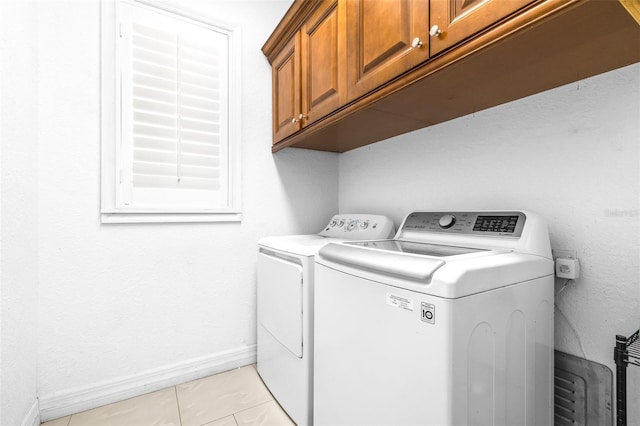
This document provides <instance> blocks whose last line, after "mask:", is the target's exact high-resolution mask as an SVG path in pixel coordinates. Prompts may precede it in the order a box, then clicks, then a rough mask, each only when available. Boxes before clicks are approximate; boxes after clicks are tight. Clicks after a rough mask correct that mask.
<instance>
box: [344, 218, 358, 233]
mask: <svg viewBox="0 0 640 426" xmlns="http://www.w3.org/2000/svg"><path fill="white" fill-rule="evenodd" d="M357 224H358V222H356V221H355V220H353V221H351V222H349V224H348V225H347V231H352V230H353V228H355V227H356V225H357Z"/></svg>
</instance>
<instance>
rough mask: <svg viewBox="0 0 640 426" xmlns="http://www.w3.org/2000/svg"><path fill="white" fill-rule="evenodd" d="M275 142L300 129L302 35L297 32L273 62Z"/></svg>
mask: <svg viewBox="0 0 640 426" xmlns="http://www.w3.org/2000/svg"><path fill="white" fill-rule="evenodd" d="M271 68H272V83H273V143H274V144H275V143H276V142H278V141H281V140H282V139H284V138H286V137H287V136H290V135H292V134H294V133H295V132H297V131H298V130H300V120H299V119H298V115H299V114H300V36H299V34H296V35H295V36H294V37H293V38H292V39H291V40H290V41H289V42H288V43H287V44H286V46H285V47H284V49H282V51H281V52H280V53H279V54H278V56H276V58H275V60H274V61H273V63H272V64H271Z"/></svg>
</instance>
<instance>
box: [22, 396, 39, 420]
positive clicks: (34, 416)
mask: <svg viewBox="0 0 640 426" xmlns="http://www.w3.org/2000/svg"><path fill="white" fill-rule="evenodd" d="M39 425H40V406H39V404H38V400H37V399H36V400H35V401H33V405H32V406H31V408H30V409H29V411H28V412H27V415H26V416H24V419H22V426H39Z"/></svg>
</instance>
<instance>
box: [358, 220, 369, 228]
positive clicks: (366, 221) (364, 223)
mask: <svg viewBox="0 0 640 426" xmlns="http://www.w3.org/2000/svg"><path fill="white" fill-rule="evenodd" d="M368 227H369V221H368V220H365V221H364V222H360V228H361V229H367V228H368Z"/></svg>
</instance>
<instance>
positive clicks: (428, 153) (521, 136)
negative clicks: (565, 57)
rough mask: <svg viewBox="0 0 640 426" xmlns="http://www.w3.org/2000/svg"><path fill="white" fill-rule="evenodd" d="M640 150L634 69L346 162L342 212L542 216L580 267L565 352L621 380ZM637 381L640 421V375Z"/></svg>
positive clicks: (633, 286) (639, 259)
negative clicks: (618, 350)
mask: <svg viewBox="0 0 640 426" xmlns="http://www.w3.org/2000/svg"><path fill="white" fill-rule="evenodd" d="M425 101H428V100H425ZM639 148H640V65H639V64H636V65H633V66H629V67H626V68H623V69H620V70H616V71H613V72H610V73H607V74H604V75H600V76H596V77H594V78H590V79H587V80H583V81H580V82H577V83H573V84H569V85H567V86H564V87H561V88H558V89H555V90H552V91H549V92H545V93H541V94H538V95H535V96H531V97H529V98H525V99H522V100H519V101H515V102H512V103H509V104H506V105H502V106H498V107H495V108H492V109H489V110H486V111H482V112H480V113H476V114H473V115H470V116H466V117H462V118H459V119H456V120H453V121H450V122H446V123H443V124H440V125H437V126H433V127H430V128H427V129H422V130H419V131H415V132H412V133H410V134H406V135H402V136H399V137H396V138H393V139H390V140H387V141H383V142H379V143H377V144H373V145H369V146H366V147H362V148H359V149H356V150H353V151H350V152H347V153H344V154H342V155H341V156H340V211H341V212H349V211H375V212H378V213H381V214H387V215H389V216H391V217H393V218H394V220H395V221H396V225H399V224H400V221H401V220H402V218H403V216H404V215H406V214H407V213H408V212H410V211H412V210H421V209H422V210H430V209H434V210H438V209H444V210H456V209H471V210H473V209H490V210H494V209H496V210H497V209H528V210H533V211H537V212H538V213H540V214H542V215H543V216H544V217H545V218H546V220H547V221H548V224H549V229H550V234H551V243H552V247H553V248H554V249H571V250H575V251H577V255H578V257H579V259H580V261H581V265H582V276H581V278H580V279H579V280H577V281H576V282H575V283H572V284H570V285H569V286H568V287H567V288H565V290H564V291H563V292H562V293H561V294H560V295H559V296H558V297H557V299H556V305H557V308H556V317H555V324H556V349H558V350H561V351H564V352H568V353H571V354H574V355H577V356H581V357H586V358H588V359H590V360H593V361H596V362H599V363H602V364H605V365H607V366H609V368H611V369H612V370H613V371H614V373H615V364H614V363H613V349H612V348H613V346H614V344H615V335H616V334H627V335H628V334H630V333H632V332H633V331H635V330H637V329H638V326H639V325H640V210H639V208H640V196H639V192H640V151H639ZM557 286H558V287H557V290H560V284H557ZM574 330H575V331H574ZM628 373H629V379H628V386H629V393H628V401H629V402H630V404H629V410H630V413H629V424H640V406H638V404H634V403H633V401H638V400H640V369H637V368H633V367H630V368H629V369H628Z"/></svg>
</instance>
